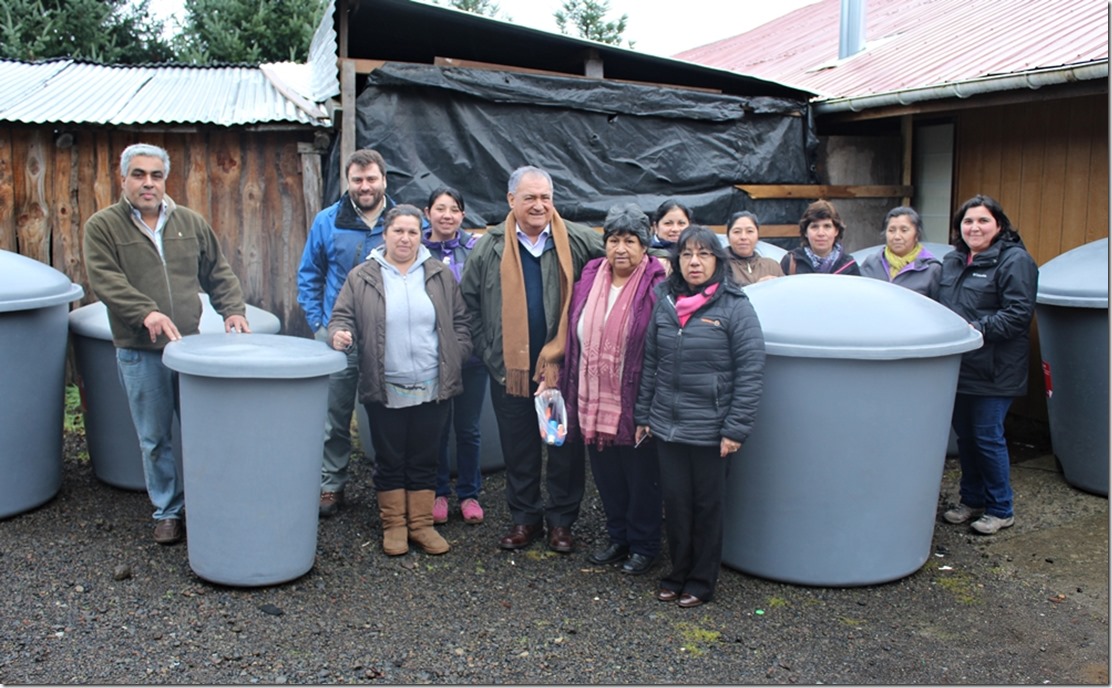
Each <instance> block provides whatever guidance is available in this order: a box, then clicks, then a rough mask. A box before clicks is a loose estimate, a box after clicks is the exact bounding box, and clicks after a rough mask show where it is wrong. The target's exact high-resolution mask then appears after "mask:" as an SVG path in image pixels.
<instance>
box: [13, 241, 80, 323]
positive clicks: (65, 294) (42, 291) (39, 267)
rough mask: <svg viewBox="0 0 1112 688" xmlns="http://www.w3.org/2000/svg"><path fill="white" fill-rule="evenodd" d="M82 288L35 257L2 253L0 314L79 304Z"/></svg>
mask: <svg viewBox="0 0 1112 688" xmlns="http://www.w3.org/2000/svg"><path fill="white" fill-rule="evenodd" d="M84 295H85V290H84V289H82V288H81V285H79V284H74V283H73V282H70V279H69V277H66V276H65V274H64V273H62V272H60V271H58V270H55V269H54V268H52V267H50V266H49V265H46V264H45V263H40V262H39V261H37V260H34V259H33V258H28V257H27V256H21V255H20V254H18V253H12V252H11V251H3V250H0V312H7V311H29V310H32V309H35V308H47V307H48V306H57V305H58V304H62V303H69V302H70V301H76V300H77V299H80V298H81V297H82V296H84Z"/></svg>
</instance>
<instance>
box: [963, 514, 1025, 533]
mask: <svg viewBox="0 0 1112 688" xmlns="http://www.w3.org/2000/svg"><path fill="white" fill-rule="evenodd" d="M1013 523H1015V517H1013V516H1009V517H1007V518H1000V517H999V516H993V515H991V514H985V515H984V516H982V517H980V518H978V519H977V520H976V521H973V530H975V531H977V532H978V533H980V534H981V535H992V534H993V533H995V532H996V531H998V530H1000V529H1001V528H1011V527H1012V524H1013Z"/></svg>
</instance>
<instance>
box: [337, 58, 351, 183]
mask: <svg viewBox="0 0 1112 688" xmlns="http://www.w3.org/2000/svg"><path fill="white" fill-rule="evenodd" d="M340 104H341V106H342V112H341V115H340V127H341V128H340V169H339V170H338V172H339V174H340V193H343V192H344V191H347V175H346V174H344V163H346V162H347V159H348V158H350V157H351V154H352V153H354V152H355V63H353V62H351V61H350V60H347V59H341V60H340Z"/></svg>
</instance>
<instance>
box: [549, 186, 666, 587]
mask: <svg viewBox="0 0 1112 688" xmlns="http://www.w3.org/2000/svg"><path fill="white" fill-rule="evenodd" d="M602 241H603V245H604V247H605V248H606V256H605V257H604V258H595V259H594V260H592V261H591V262H589V263H587V264H586V265H585V266H584V267H583V273H582V274H581V275H580V277H579V281H578V282H576V283H575V288H574V290H573V291H572V295H571V306H570V309H569V316H568V324H569V325H570V327H568V339H567V346H566V347H565V348H564V351H565V354H564V370H565V371H566V372H565V373H564V374H563V375H561V376H560V392H561V393H562V394H563V396H564V403H565V404H566V405H567V412H568V431H569V432H570V433H579V434H581V435H582V437H583V441H584V443H585V444H586V445H587V449H588V452H589V454H590V457H591V473H592V474H593V475H594V478H595V485H597V486H598V494H599V497H600V498H601V499H602V507H603V510H604V511H605V512H606V532H607V534H608V535H609V544H608V545H606V546H605V547H601V548H599V549H598V550H596V551H594V552H592V553H591V554H590V556H589V557H588V559H589V560H590V562H591V563H592V564H596V565H599V566H606V565H610V564H619V563H620V564H621V570H622V572H623V573H628V574H632V575H640V574H643V573H645V572H646V571H648V570H649V569H650V568H651V567H652V565H653V563H655V562H656V558H657V556H658V555H659V554H660V469H659V466H658V465H657V460H656V452H655V447H653V445H652V443H651V442H645V443H642V444H641V446H640V447H635V446H634V438H633V436H634V425H633V406H634V404H635V403H636V402H637V391H638V388H639V387H640V384H641V365H642V359H643V357H644V351H645V331H646V330H647V329H648V327H649V320H650V318H651V316H652V309H653V304H654V303H656V296H655V294H654V291H653V290H654V288H655V287H656V285H657V284H659V283H660V282H661V281H663V280H664V266H663V265H661V263H660V261H659V260H657V259H656V258H654V257H653V256H650V255H649V254H648V253H647V250H648V247H649V218H648V217H646V216H645V213H643V212H641V210H640V209H639V208H638V207H637V206H636V205H633V204H631V203H630V204H625V205H618V206H614V207H613V208H611V209H610V212H609V213H607V215H606V221H605V222H604V223H603V225H602Z"/></svg>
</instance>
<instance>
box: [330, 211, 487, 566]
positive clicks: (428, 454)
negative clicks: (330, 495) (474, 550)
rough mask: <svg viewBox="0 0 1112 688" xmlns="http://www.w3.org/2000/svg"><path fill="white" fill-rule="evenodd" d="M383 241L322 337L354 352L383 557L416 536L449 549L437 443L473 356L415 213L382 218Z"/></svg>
mask: <svg viewBox="0 0 1112 688" xmlns="http://www.w3.org/2000/svg"><path fill="white" fill-rule="evenodd" d="M384 238H385V243H384V244H383V245H382V246H380V247H379V248H376V249H375V250H373V251H372V252H371V255H370V257H369V258H368V259H367V260H366V262H364V263H362V264H360V265H359V266H358V267H356V268H355V269H353V270H352V271H351V272H350V273H348V277H347V281H345V282H344V286H343V288H342V289H341V290H340V295H339V296H338V297H337V299H336V305H335V306H334V308H333V310H332V319H331V320H330V322H329V324H328V332H329V336H330V338H331V341H332V347H333V348H335V349H337V350H340V351H344V350H347V349H349V348H350V347H352V346H355V347H356V349H357V351H358V352H359V400H360V402H361V403H362V404H363V406H364V408H365V409H366V411H367V417H368V419H369V420H370V422H371V440H372V442H373V443H374V448H375V459H376V460H375V477H374V482H375V490H376V491H377V492H378V507H379V513H380V515H381V517H382V530H383V543H382V546H383V551H385V552H386V554H389V555H399V554H405V553H406V552H408V551H409V546H408V544H407V543H408V541H409V540H412V541H413V542H414V543H416V544H417V545H418V546H419V547H421V549H423V550H424V551H425V552H427V553H429V554H443V553H445V552H447V551H448V549H449V547H448V542H447V541H446V540H444V538H442V537H441V536H440V534H439V533H437V532H436V529H435V528H433V522H432V521H433V519H432V508H433V501H434V500H435V498H436V466H437V458H438V450H439V445H438V443H437V442H435V441H430V439H429V438H438V437H440V435H441V433H442V432H443V431H444V429H445V426H446V424H447V422H448V413H449V410H450V408H451V407H450V405H449V404H448V403H447V400H448V399H450V398H451V397H453V396H456V395H457V394H459V393H460V392H461V391H462V390H463V380H462V374H461V368H462V365H463V361H464V360H465V359H466V358H467V356H469V355H470V353H471V335H470V330H469V325H468V318H467V311H466V308H465V307H464V304H463V297H462V296H461V294H460V290H459V286H458V285H457V284H456V280H455V277H454V276H453V275H452V272H451V270H449V269H448V268H447V267H446V266H445V265H444V264H443V263H442V262H440V261H437V260H429V258H430V256H431V254H430V253H429V250H428V249H427V248H425V246H424V245H423V244H422V242H421V211H420V210H418V209H417V208H415V207H414V206H411V205H399V206H396V207H394V208H392V209H391V210H390V211H388V212H387V214H386V220H385V232H384Z"/></svg>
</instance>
